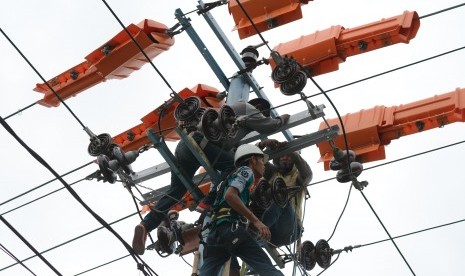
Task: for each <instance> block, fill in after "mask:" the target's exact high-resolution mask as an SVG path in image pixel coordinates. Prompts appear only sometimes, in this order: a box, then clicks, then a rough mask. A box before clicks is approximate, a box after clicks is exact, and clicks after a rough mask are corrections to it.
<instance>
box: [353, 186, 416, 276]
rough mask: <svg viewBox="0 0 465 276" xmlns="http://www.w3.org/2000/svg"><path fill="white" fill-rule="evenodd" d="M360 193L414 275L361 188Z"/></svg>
mask: <svg viewBox="0 0 465 276" xmlns="http://www.w3.org/2000/svg"><path fill="white" fill-rule="evenodd" d="M359 191H360V193H361V194H362V196H363V198H364V199H365V201H366V203H367V204H368V206H369V207H370V209H371V211H372V212H373V214H374V215H375V216H376V218H377V219H378V221H379V223H380V224H381V226H382V227H383V229H384V231H385V232H386V234H387V235H388V237H389V239H390V240H391V241H392V244H393V245H394V247H395V248H396V249H397V252H399V254H400V256H401V257H402V259H403V260H404V262H405V264H406V265H407V266H408V268H409V269H410V272H412V274H413V275H415V272H414V271H413V269H412V267H411V266H410V264H409V263H408V261H407V259H405V257H404V255H403V254H402V252H401V251H400V249H399V247H398V246H397V244H396V242H395V241H394V239H393V238H392V237H391V234H390V233H389V231H388V230H387V228H386V226H384V223H383V222H382V221H381V218H380V217H379V216H378V214H377V213H376V211H375V209H374V208H373V206H372V205H371V204H370V201H368V198H367V197H366V196H365V194H364V193H363V191H362V190H361V189H359Z"/></svg>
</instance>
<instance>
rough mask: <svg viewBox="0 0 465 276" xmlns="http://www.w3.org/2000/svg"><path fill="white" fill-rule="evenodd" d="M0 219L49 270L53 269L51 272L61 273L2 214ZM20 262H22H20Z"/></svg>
mask: <svg viewBox="0 0 465 276" xmlns="http://www.w3.org/2000/svg"><path fill="white" fill-rule="evenodd" d="M0 220H1V221H2V222H3V223H4V224H5V225H6V226H7V227H8V228H10V230H11V231H12V232H13V233H15V235H16V236H17V237H18V238H19V239H20V240H21V241H22V242H23V243H24V244H25V245H27V247H29V249H31V250H32V252H34V253H35V254H36V256H38V257H39V258H40V259H41V260H42V261H43V262H44V263H45V264H46V265H47V266H48V267H49V268H50V269H51V270H53V272H55V274H56V275H60V276H61V275H62V274H61V273H60V272H59V271H58V270H57V269H56V268H55V267H54V266H53V265H52V264H51V263H50V262H49V261H48V260H47V259H45V258H44V256H42V254H40V253H39V251H37V249H35V248H34V246H32V244H30V243H29V242H28V241H27V240H26V239H25V238H24V237H23V236H22V235H21V234H20V233H19V232H18V231H16V229H15V228H14V227H13V226H12V225H11V224H10V223H9V222H8V221H7V220H6V219H5V218H4V217H3V216H0ZM20 263H22V262H20Z"/></svg>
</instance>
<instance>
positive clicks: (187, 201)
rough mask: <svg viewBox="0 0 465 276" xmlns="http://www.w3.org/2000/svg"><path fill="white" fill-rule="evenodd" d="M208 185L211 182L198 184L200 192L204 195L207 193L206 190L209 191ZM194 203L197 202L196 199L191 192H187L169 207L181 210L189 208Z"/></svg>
mask: <svg viewBox="0 0 465 276" xmlns="http://www.w3.org/2000/svg"><path fill="white" fill-rule="evenodd" d="M210 185H211V182H207V183H203V184H200V185H199V186H198V187H199V189H200V191H202V193H203V194H204V195H206V194H208V192H210ZM194 204H197V201H196V200H195V199H194V198H193V197H192V194H190V193H189V192H187V193H185V194H184V196H183V197H182V200H181V201H179V203H177V204H176V205H174V206H173V208H171V209H172V210H176V211H178V212H181V211H182V210H184V209H186V208H189V207H191V206H193V205H194Z"/></svg>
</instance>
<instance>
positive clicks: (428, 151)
mask: <svg viewBox="0 0 465 276" xmlns="http://www.w3.org/2000/svg"><path fill="white" fill-rule="evenodd" d="M463 143H465V140H462V141H459V142H455V143H452V144H448V145H445V146H442V147H438V148H434V149H430V150H426V151H422V152H420V153H415V154H412V155H408V156H405V157H401V158H398V159H395V160H392V161H388V162H384V163H382V164H379V165H375V166H371V167H368V168H366V169H363V170H364V171H367V170H371V169H374V168H377V167H381V166H385V165H389V164H392V163H396V162H399V161H403V160H406V159H410V158H413V157H417V156H420V155H423V154H427V153H431V152H434V151H438V150H442V149H445V148H448V147H452V146H457V145H460V144H463ZM334 179H336V177H331V178H327V179H324V180H320V181H317V182H314V183H311V184H308V185H307V186H313V185H317V184H321V183H324V182H327V181H330V180H334Z"/></svg>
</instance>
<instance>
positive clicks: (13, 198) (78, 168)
mask: <svg viewBox="0 0 465 276" xmlns="http://www.w3.org/2000/svg"><path fill="white" fill-rule="evenodd" d="M92 163H94V162H93V161H91V162H89V163H86V164H84V165H82V166H79V167H77V168H75V169H72V170H71V171H69V172H67V173H64V174H62V175H60V177H64V176H67V175H68V174H70V173H73V172H75V171H78V170H80V169H82V168H85V167H87V166H89V165H90V164H92ZM57 179H58V178H57V177H55V178H53V179H50V180H49V181H47V182H45V183H43V184H40V185H39V186H36V187H34V188H32V189H30V190H28V191H26V192H24V193H21V194H19V195H17V196H14V197H12V198H10V199H8V200H6V201H4V202H2V203H0V206H2V205H4V204H6V203H8V202H10V201H13V200H15V199H17V198H20V197H22V196H24V195H26V194H28V193H30V192H32V191H34V190H37V189H39V188H41V187H43V186H45V185H47V184H49V183H51V182H53V181H55V180H57Z"/></svg>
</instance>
